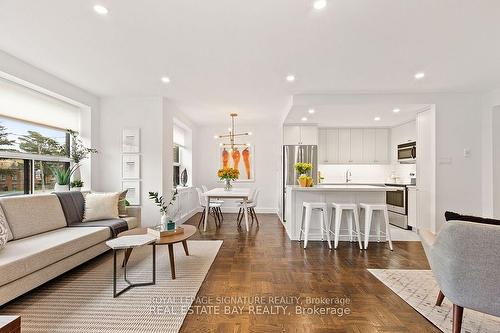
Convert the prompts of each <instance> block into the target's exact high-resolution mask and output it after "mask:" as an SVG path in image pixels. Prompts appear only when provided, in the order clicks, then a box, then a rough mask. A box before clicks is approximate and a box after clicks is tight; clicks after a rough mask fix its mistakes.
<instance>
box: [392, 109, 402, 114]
mask: <svg viewBox="0 0 500 333" xmlns="http://www.w3.org/2000/svg"><path fill="white" fill-rule="evenodd" d="M399 111H401V110H400V109H398V108H396V109H394V110H392V112H394V113H398V112H399Z"/></svg>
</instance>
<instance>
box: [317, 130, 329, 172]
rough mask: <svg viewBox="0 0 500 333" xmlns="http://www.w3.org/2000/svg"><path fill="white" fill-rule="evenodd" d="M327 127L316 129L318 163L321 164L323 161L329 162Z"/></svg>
mask: <svg viewBox="0 0 500 333" xmlns="http://www.w3.org/2000/svg"><path fill="white" fill-rule="evenodd" d="M328 131H329V130H328V129H326V128H320V129H319V130H318V137H319V141H318V163H319V164H323V163H329V160H328V147H329V145H328V138H327V136H328V134H327V133H328Z"/></svg>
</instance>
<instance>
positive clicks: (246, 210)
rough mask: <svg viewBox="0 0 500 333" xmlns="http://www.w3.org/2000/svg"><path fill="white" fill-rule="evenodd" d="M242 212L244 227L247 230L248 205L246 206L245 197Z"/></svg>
mask: <svg viewBox="0 0 500 333" xmlns="http://www.w3.org/2000/svg"><path fill="white" fill-rule="evenodd" d="M243 214H245V227H246V228H247V232H248V207H247V199H246V198H245V199H243Z"/></svg>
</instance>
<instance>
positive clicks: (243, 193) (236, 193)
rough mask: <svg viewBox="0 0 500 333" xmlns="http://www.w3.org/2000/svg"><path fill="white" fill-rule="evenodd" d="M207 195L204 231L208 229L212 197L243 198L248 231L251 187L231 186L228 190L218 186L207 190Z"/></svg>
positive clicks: (205, 193)
mask: <svg viewBox="0 0 500 333" xmlns="http://www.w3.org/2000/svg"><path fill="white" fill-rule="evenodd" d="M203 195H204V196H205V197H206V199H207V200H206V202H207V207H206V209H205V219H204V220H203V231H207V222H208V215H209V212H210V207H209V206H210V200H211V199H231V200H241V203H242V205H243V214H244V216H245V227H246V231H247V232H248V209H247V203H248V201H249V198H250V195H251V189H249V188H231V189H230V190H226V189H225V188H223V187H220V188H219V187H217V188H214V189H211V190H209V191H206V192H204V193H203Z"/></svg>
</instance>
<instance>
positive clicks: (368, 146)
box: [363, 128, 375, 163]
mask: <svg viewBox="0 0 500 333" xmlns="http://www.w3.org/2000/svg"><path fill="white" fill-rule="evenodd" d="M374 161H375V129H373V128H365V129H364V130H363V162H364V163H373V162H374Z"/></svg>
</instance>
